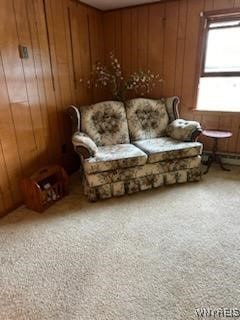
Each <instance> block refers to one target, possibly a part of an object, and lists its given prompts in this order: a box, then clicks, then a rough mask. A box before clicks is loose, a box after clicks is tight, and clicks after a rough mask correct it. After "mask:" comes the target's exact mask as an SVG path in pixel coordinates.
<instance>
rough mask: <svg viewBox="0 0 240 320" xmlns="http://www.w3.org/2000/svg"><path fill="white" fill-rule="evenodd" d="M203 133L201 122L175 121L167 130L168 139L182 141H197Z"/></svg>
mask: <svg viewBox="0 0 240 320" xmlns="http://www.w3.org/2000/svg"><path fill="white" fill-rule="evenodd" d="M201 132H202V129H201V125H200V123H199V122H197V121H187V120H183V119H176V120H174V121H173V122H171V123H170V124H169V125H168V127H167V129H166V134H167V136H168V137H170V138H173V139H175V140H180V141H196V139H197V137H198V136H199V135H200V133H201Z"/></svg>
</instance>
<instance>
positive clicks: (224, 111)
mask: <svg viewBox="0 0 240 320" xmlns="http://www.w3.org/2000/svg"><path fill="white" fill-rule="evenodd" d="M194 111H197V112H211V113H213V112H216V113H219V112H221V113H234V114H236V113H237V114H238V113H239V114H240V110H223V109H214V110H212V109H207V108H205V109H199V108H198V109H197V108H196V109H194Z"/></svg>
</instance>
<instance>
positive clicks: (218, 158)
mask: <svg viewBox="0 0 240 320" xmlns="http://www.w3.org/2000/svg"><path fill="white" fill-rule="evenodd" d="M217 162H218V163H219V165H220V168H221V169H222V170H223V171H231V170H230V169H228V168H225V167H224V165H223V162H222V157H221V156H220V154H218V155H217Z"/></svg>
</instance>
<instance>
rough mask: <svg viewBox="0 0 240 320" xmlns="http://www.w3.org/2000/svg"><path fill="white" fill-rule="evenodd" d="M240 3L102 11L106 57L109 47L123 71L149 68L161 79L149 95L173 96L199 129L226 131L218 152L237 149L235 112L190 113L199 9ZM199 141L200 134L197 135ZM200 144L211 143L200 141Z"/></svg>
mask: <svg viewBox="0 0 240 320" xmlns="http://www.w3.org/2000/svg"><path fill="white" fill-rule="evenodd" d="M234 7H236V8H237V7H240V1H239V0H180V1H168V2H163V3H155V4H151V5H145V6H139V7H133V8H127V9H121V10H116V11H111V12H107V13H105V14H104V39H105V55H108V54H109V52H110V51H113V52H114V53H115V55H116V56H117V57H118V58H119V59H120V61H121V63H122V65H123V69H124V71H125V73H129V72H131V71H135V70H139V69H145V70H148V69H150V70H151V71H154V72H156V73H160V74H161V75H162V77H163V79H164V83H163V85H162V87H159V88H156V90H154V92H153V94H151V96H152V97H161V96H172V95H178V96H179V97H180V98H181V110H180V111H181V112H180V113H181V116H182V117H184V118H187V119H196V120H198V121H200V122H201V124H202V126H203V127H208V128H216V129H218V128H220V129H226V130H231V131H232V132H233V138H232V139H230V140H226V141H222V142H221V145H220V149H221V151H222V152H230V153H240V113H228V112H225V113H223V112H200V111H193V109H194V107H195V93H196V88H197V83H198V79H197V68H198V66H197V62H198V57H199V48H198V47H199V35H200V13H201V12H202V11H207V10H218V9H225V8H234ZM201 139H202V140H203V138H201ZM203 142H204V143H205V148H206V149H209V148H210V147H211V145H210V143H209V141H208V140H205V139H204V140H203Z"/></svg>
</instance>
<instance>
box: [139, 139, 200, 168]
mask: <svg viewBox="0 0 240 320" xmlns="http://www.w3.org/2000/svg"><path fill="white" fill-rule="evenodd" d="M133 144H134V145H135V146H137V147H138V148H140V149H141V150H143V151H144V152H145V153H147V155H148V163H155V162H160V161H165V160H171V159H181V158H189V157H194V156H197V155H199V154H201V152H202V144H201V143H199V142H180V141H177V140H174V139H171V138H169V137H162V138H155V139H147V140H141V141H135V142H133Z"/></svg>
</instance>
